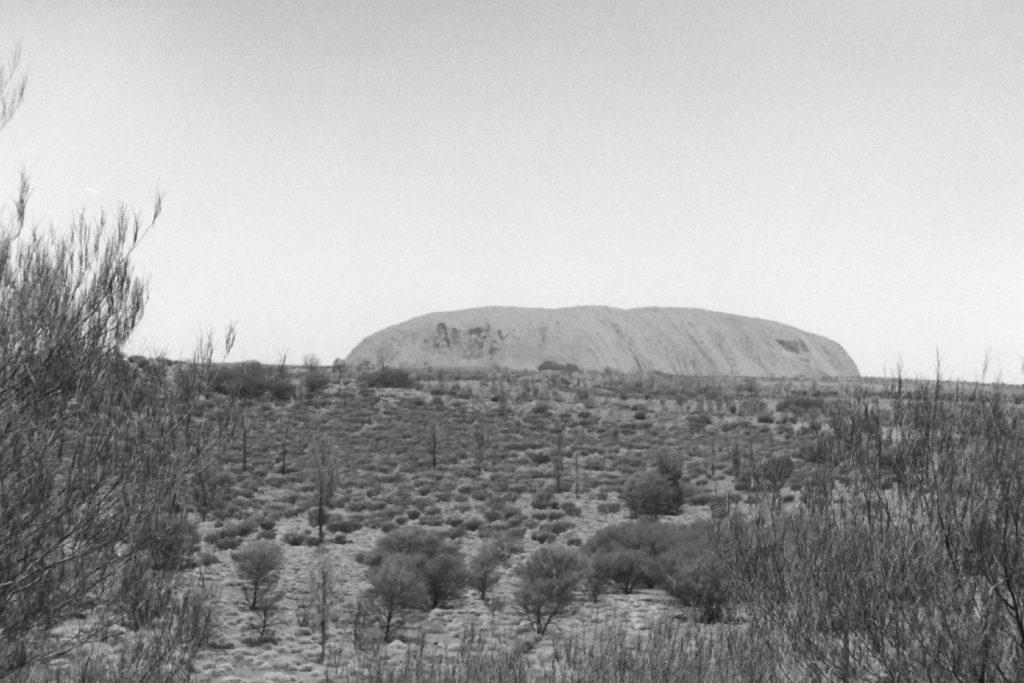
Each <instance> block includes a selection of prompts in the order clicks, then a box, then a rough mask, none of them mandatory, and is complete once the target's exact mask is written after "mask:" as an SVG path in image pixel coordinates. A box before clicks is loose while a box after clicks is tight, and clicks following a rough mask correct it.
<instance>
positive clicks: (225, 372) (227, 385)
mask: <svg viewBox="0 0 1024 683" xmlns="http://www.w3.org/2000/svg"><path fill="white" fill-rule="evenodd" d="M267 380H268V376H267V371H266V369H265V368H264V367H263V365H262V364H261V363H260V362H259V361H254V360H250V361H245V362H243V363H239V364H237V365H219V366H217V367H216V368H215V369H214V371H213V376H212V377H211V379H210V388H211V389H213V391H215V392H217V393H219V394H226V395H228V396H237V397H239V398H257V397H259V396H262V395H263V394H264V392H266V390H267Z"/></svg>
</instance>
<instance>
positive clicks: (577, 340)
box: [346, 306, 859, 377]
mask: <svg viewBox="0 0 1024 683" xmlns="http://www.w3.org/2000/svg"><path fill="white" fill-rule="evenodd" d="M545 362H548V363H555V364H561V365H566V364H572V365H575V366H577V367H578V368H580V369H582V370H597V371H601V370H604V369H605V368H612V369H613V370H620V371H624V372H635V371H638V370H639V371H645V372H649V371H658V372H665V373H671V374H683V375H730V374H732V375H739V376H748V377H797V376H800V377H855V376H858V374H859V373H858V371H857V366H856V365H855V364H854V362H853V360H852V359H851V358H850V356H849V355H847V353H846V351H844V350H843V348H842V347H841V346H840V345H839V344H837V343H836V342H834V341H832V340H830V339H826V338H825V337H820V336H818V335H815V334H810V333H808V332H803V331H801V330H798V329H796V328H795V327H790V326H788V325H783V324H781V323H776V322H772V321H770V320H760V319H758V318H747V317H743V316H739V315H730V314H727V313H715V312H713V311H704V310H700V309H697V308H634V309H628V310H624V309H621V308H609V307H606V306H577V307H573V308H557V309H544V308H513V307H487V308H471V309H467V310H462V311H451V312H448V313H430V314H428V315H424V316H420V317H418V318H413V319H412V320H408V321H406V322H404V323H400V324H398V325H393V326H392V327H388V328H386V329H383V330H381V331H379V332H376V333H374V334H372V335H370V336H369V337H367V338H366V339H364V340H363V341H362V342H360V343H359V345H357V346H356V347H355V349H353V350H352V352H351V353H350V354H349V356H348V358H347V359H346V363H347V364H349V365H350V366H357V365H359V364H360V363H368V364H370V365H371V366H373V367H378V366H381V365H388V366H391V367H408V368H419V367H426V366H431V367H434V368H508V369H512V370H537V369H538V368H539V367H540V366H541V365H542V364H543V363H545Z"/></svg>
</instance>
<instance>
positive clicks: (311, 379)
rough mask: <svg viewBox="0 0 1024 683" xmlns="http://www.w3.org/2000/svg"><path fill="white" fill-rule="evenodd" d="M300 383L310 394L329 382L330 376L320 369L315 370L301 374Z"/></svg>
mask: <svg viewBox="0 0 1024 683" xmlns="http://www.w3.org/2000/svg"><path fill="white" fill-rule="evenodd" d="M302 383H303V384H304V385H305V386H306V389H307V390H309V392H310V393H311V394H315V393H316V392H318V391H320V390H321V389H323V388H324V387H326V386H327V385H328V384H330V383H331V376H330V375H328V374H327V373H326V372H323V371H322V370H315V371H313V372H307V373H306V374H305V375H303V377H302Z"/></svg>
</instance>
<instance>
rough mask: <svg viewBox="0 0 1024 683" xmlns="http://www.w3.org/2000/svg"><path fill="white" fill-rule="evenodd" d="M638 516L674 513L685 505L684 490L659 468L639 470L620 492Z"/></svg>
mask: <svg viewBox="0 0 1024 683" xmlns="http://www.w3.org/2000/svg"><path fill="white" fill-rule="evenodd" d="M620 497H621V498H622V501H623V502H624V503H625V504H626V506H627V507H628V508H629V510H630V512H631V513H632V514H633V515H634V516H636V517H640V516H658V515H674V514H677V513H678V512H679V508H680V507H682V505H683V491H682V489H681V488H680V486H678V485H673V483H672V481H671V480H669V479H668V478H667V477H665V476H664V475H663V474H662V473H661V472H659V471H658V470H653V469H649V470H644V471H642V472H637V473H636V474H633V475H632V476H630V477H629V479H627V480H626V483H625V485H624V486H623V487H622V492H621V494H620Z"/></svg>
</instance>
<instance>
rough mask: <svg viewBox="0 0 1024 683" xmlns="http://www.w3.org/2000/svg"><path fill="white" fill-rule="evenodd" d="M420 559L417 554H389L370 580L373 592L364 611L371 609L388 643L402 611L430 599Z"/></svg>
mask: <svg viewBox="0 0 1024 683" xmlns="http://www.w3.org/2000/svg"><path fill="white" fill-rule="evenodd" d="M418 561H419V559H418V558H417V557H416V556H414V555H405V554H403V553H396V554H392V555H386V556H385V557H384V559H383V560H381V563H380V566H378V567H373V568H371V569H370V571H369V575H368V576H367V578H368V579H369V581H370V585H371V586H372V588H370V590H369V591H367V592H366V594H365V595H364V602H363V605H364V609H370V610H372V612H373V616H374V618H375V619H376V621H377V623H378V625H379V626H380V629H381V632H382V633H383V636H384V642H387V641H388V639H389V638H390V637H391V628H392V626H393V624H394V618H395V616H396V614H397V613H398V610H400V609H402V608H410V607H417V606H419V605H421V604H423V602H424V600H425V599H426V592H427V591H426V585H425V584H424V581H423V576H422V574H420V572H419V571H418V566H417V565H418Z"/></svg>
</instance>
